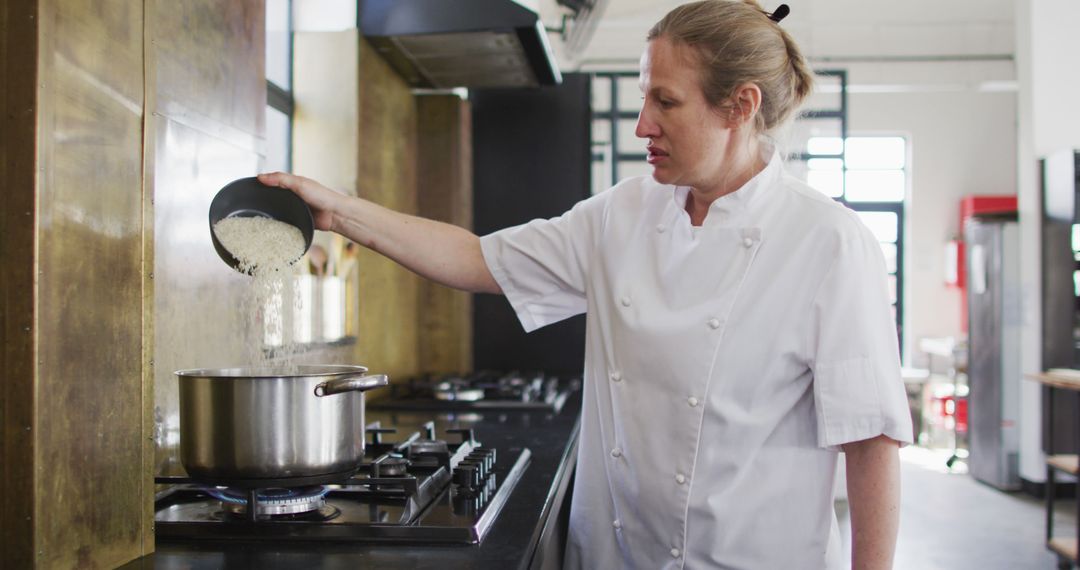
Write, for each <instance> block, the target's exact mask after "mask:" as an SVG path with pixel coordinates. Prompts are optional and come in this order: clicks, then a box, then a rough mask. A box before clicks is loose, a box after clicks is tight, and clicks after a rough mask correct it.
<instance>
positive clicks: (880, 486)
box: [843, 435, 900, 570]
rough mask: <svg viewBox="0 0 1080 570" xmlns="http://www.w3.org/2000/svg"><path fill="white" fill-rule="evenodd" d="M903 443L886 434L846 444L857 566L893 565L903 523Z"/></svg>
mask: <svg viewBox="0 0 1080 570" xmlns="http://www.w3.org/2000/svg"><path fill="white" fill-rule="evenodd" d="M899 447H900V446H899V444H898V443H897V442H896V441H895V440H893V439H891V438H889V437H886V436H884V435H881V436H878V437H875V438H873V439H867V440H863V441H856V442H854V443H848V444H845V445H843V448H844V453H845V455H846V456H847V457H846V460H847V461H846V462H847V489H848V504H849V505H850V507H851V567H852V569H853V570H879V569H880V570H890V569H891V568H892V564H893V554H894V553H895V551H896V533H897V530H898V529H899V526H900V456H899V454H898V450H899Z"/></svg>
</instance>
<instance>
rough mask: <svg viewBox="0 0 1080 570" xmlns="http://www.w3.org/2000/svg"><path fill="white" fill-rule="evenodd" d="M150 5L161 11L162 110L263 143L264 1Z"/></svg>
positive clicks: (162, 0) (157, 17)
mask: <svg viewBox="0 0 1080 570" xmlns="http://www.w3.org/2000/svg"><path fill="white" fill-rule="evenodd" d="M148 5H151V6H153V11H152V13H151V14H150V15H151V17H152V21H151V23H150V28H151V29H152V30H153V34H154V35H153V39H152V41H153V45H154V47H155V50H154V66H155V72H156V83H155V85H154V91H155V94H156V96H157V101H156V105H157V106H156V107H155V111H157V112H158V113H161V114H167V115H169V116H170V117H171V118H172V119H173V120H174V121H178V122H184V123H186V124H189V125H192V126H194V127H196V128H198V129H199V130H202V131H204V132H207V133H211V134H215V135H216V136H218V137H219V138H225V139H226V140H229V139H230V138H231V136H230V134H231V133H239V134H243V133H246V134H248V135H255V136H256V137H257V138H258V139H262V138H263V136H264V133H265V128H264V120H265V119H264V117H265V114H264V110H263V105H264V104H265V101H266V71H265V69H266V65H265V55H264V41H265V40H264V37H265V30H264V28H265V21H266V19H265V10H264V4H263V2H262V0H235V1H231V2H220V1H219V0H183V1H181V2H173V1H168V0H151V1H150V2H148ZM256 102H258V103H259V104H255V103H256Z"/></svg>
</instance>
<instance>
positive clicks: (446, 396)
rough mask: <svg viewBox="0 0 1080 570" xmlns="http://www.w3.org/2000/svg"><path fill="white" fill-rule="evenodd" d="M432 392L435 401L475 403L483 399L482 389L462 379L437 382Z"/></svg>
mask: <svg viewBox="0 0 1080 570" xmlns="http://www.w3.org/2000/svg"><path fill="white" fill-rule="evenodd" d="M432 392H433V393H434V394H435V399H436V400H444V401H452V402H477V401H479V400H483V399H484V389H483V388H480V387H477V386H475V385H474V384H473V382H470V381H469V380H466V379H464V378H450V379H447V380H444V381H442V382H439V383H438V384H436V385H435V388H434V389H433V390H432Z"/></svg>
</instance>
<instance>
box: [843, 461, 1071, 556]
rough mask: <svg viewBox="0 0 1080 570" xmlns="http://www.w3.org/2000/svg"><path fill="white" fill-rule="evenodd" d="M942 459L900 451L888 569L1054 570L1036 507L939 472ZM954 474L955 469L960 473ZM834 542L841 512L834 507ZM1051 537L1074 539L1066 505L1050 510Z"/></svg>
mask: <svg viewBox="0 0 1080 570" xmlns="http://www.w3.org/2000/svg"><path fill="white" fill-rule="evenodd" d="M948 455H949V454H948V453H944V454H943V455H942V454H938V453H934V452H931V451H928V450H925V449H922V448H916V447H909V448H905V449H904V450H902V451H901V458H902V467H901V477H902V485H903V487H902V499H901V514H900V537H899V540H898V543H897V552H896V560H895V565H894V570H997V569H1001V570H1021V569H1022V570H1028V569H1032V570H1038V569H1047V570H1055V569H1056V568H1057V558H1056V557H1055V556H1054V555H1052V554H1051V553H1050V552H1049V551H1047V550H1046V546H1045V534H1044V533H1045V532H1046V529H1045V526H1046V523H1045V520H1046V518H1045V517H1046V514H1045V512H1046V511H1045V509H1044V506H1043V502H1042V501H1041V500H1039V499H1035V498H1033V497H1031V496H1030V495H1026V494H1022V493H1004V492H1001V491H998V490H997V489H995V488H993V487H990V486H988V485H984V484H982V483H979V482H978V481H976V480H975V479H973V478H972V477H971V476H969V475H967V474H966V473H962V472H952V473H950V472H948V471H947V470H946V469H945V467H944V461H945V458H946V457H948ZM960 467H961V469H962V465H961V466H960ZM837 511H838V513H839V514H840V517H841V529H842V531H843V533H842V536H847V535H848V533H849V530H848V520H847V513H846V512H845V511H846V508H845V505H844V504H843V503H839V504H838V508H837ZM1054 511H1055V515H1056V516H1055V517H1054V521H1055V522H1054V527H1055V531H1054V534H1055V535H1065V536H1069V535H1073V536H1075V533H1076V530H1075V529H1076V526H1075V519H1074V514H1075V512H1076V510H1075V502H1074V501H1073V500H1071V499H1070V500H1066V501H1060V502H1059V503H1058V504H1057V505H1056V506H1055V509H1054Z"/></svg>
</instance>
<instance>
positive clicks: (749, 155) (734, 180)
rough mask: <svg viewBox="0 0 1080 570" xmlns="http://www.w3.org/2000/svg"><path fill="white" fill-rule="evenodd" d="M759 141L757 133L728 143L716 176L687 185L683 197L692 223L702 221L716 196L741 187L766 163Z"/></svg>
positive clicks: (696, 223)
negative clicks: (738, 142)
mask: <svg viewBox="0 0 1080 570" xmlns="http://www.w3.org/2000/svg"><path fill="white" fill-rule="evenodd" d="M761 144H762V143H761V142H759V141H758V139H757V137H751V138H749V139H748V140H746V141H745V143H744V144H733V145H728V147H727V152H725V153H724V162H723V164H724V168H723V169H722V171H721V174H720V175H719V176H718V177H717V180H716V181H715V182H714V183H711V184H708V185H706V184H700V185H695V186H692V187H690V194H689V195H688V196H687V197H686V213H687V214H690V223H691V225H695V226H700V225H701V224H703V223H705V216H706V215H708V213H709V206H711V205H712V203H713V202H714V201H716V199H717V198H720V197H721V196H726V195H728V194H731V193H732V192H734V191H736V190H738V189H739V188H742V187H743V186H744V185H745V184H746V183H747V182H749V181H750V179H751V178H753V177H754V176H757V174H758V173H759V172H761V171H762V170H764V169H765V166H766V165H767V164H768V163H767V162H766V161H765V159H764V158H762V156H761Z"/></svg>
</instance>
